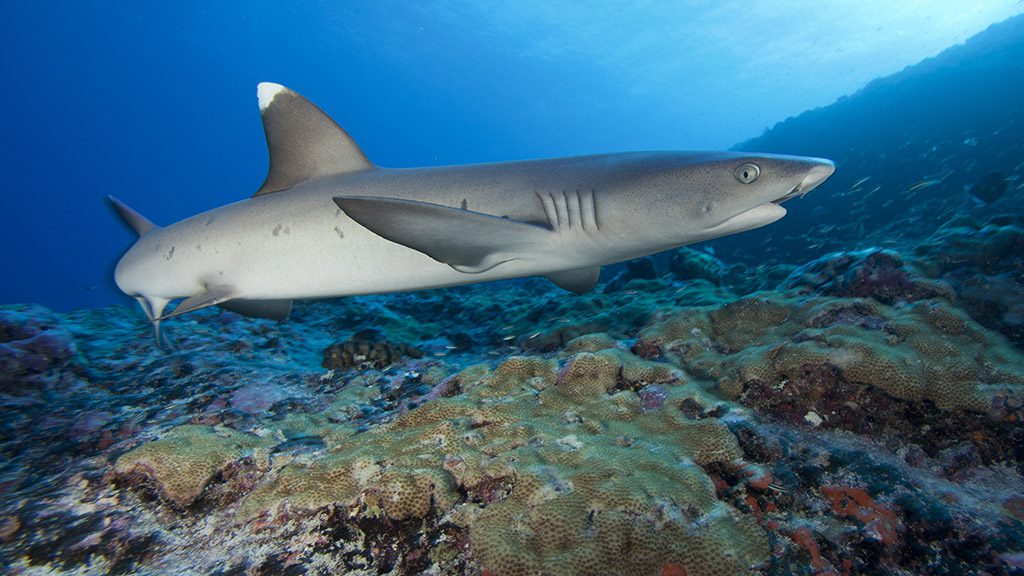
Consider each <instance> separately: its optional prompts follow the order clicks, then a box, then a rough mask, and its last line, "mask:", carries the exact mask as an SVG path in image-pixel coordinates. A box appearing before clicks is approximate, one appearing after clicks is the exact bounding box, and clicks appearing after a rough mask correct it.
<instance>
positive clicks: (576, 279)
mask: <svg viewBox="0 0 1024 576" xmlns="http://www.w3.org/2000/svg"><path fill="white" fill-rule="evenodd" d="M600 276H601V267H600V266H598V267H596V268H580V269H579V270H566V271H564V272H555V273H554V274H548V276H547V278H548V280H551V281H552V282H554V283H555V285H557V286H558V287H559V288H564V289H565V290H568V291H569V292H574V293H576V294H585V293H587V292H590V291H591V290H593V289H594V286H596V285H597V279H598V278H599V277H600Z"/></svg>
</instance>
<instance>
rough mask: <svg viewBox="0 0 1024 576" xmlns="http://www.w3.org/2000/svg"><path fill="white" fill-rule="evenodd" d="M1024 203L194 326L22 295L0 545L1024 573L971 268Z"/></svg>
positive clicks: (1011, 375)
mask: <svg viewBox="0 0 1024 576" xmlns="http://www.w3.org/2000/svg"><path fill="white" fill-rule="evenodd" d="M1016 226H1017V224H1015V223H1014V222H1011V221H1000V222H990V223H989V224H986V225H979V226H975V225H974V224H971V223H970V222H967V221H961V222H959V223H957V224H955V225H951V226H950V227H949V228H947V229H943V230H940V231H939V232H937V233H936V236H935V237H934V238H933V239H931V240H929V242H931V243H932V245H934V246H944V247H943V248H941V249H940V248H934V247H931V248H930V247H928V246H925V245H924V244H922V245H921V246H924V247H922V248H919V249H918V250H917V251H916V252H915V253H914V254H908V253H907V252H901V251H895V250H889V249H886V250H881V249H872V250H863V251H858V252H850V253H844V252H840V253H834V254H829V255H826V256H824V257H822V258H820V259H818V260H815V261H812V262H810V263H808V264H806V265H805V266H802V267H799V268H797V267H794V266H778V267H765V268H763V269H761V270H759V271H758V274H757V275H756V277H743V276H744V274H745V273H746V272H749V270H748V269H746V268H744V267H742V266H738V265H731V266H727V265H725V264H723V263H720V262H718V261H717V260H715V259H714V258H713V256H711V255H709V254H705V253H698V252H694V251H677V252H676V253H674V254H671V255H668V256H667V257H668V259H669V264H671V266H670V267H669V268H668V271H667V272H666V273H665V274H663V275H661V276H658V275H657V274H654V277H649V276H651V275H650V274H647V273H646V272H644V273H643V274H641V275H642V276H648V277H635V278H633V277H631V278H628V280H627V281H624V282H623V283H622V286H620V287H619V289H617V290H612V291H608V290H603V289H601V288H604V287H603V286H602V287H599V290H597V291H595V292H593V293H590V294H587V295H584V296H581V297H565V296H564V295H562V293H561V292H560V291H558V290H559V289H557V288H553V287H551V286H550V285H548V284H546V283H545V282H543V281H526V282H519V283H509V284H505V285H501V286H500V287H486V286H484V287H466V288H458V289H452V290H445V291H431V292H423V293H416V294H400V295H395V296H391V297H361V298H351V299H345V300H339V301H334V302H315V303H298V304H297V305H296V307H295V311H294V315H293V318H292V320H291V321H290V322H289V323H284V324H279V323H273V322H270V321H266V320H252V319H247V318H242V317H239V316H237V315H235V314H231V313H227V312H225V313H219V312H217V311H213V310H208V311H202V312H198V313H196V314H194V318H192V319H190V320H189V321H188V322H187V323H177V324H176V323H173V322H172V323H168V326H167V327H166V329H167V330H168V331H169V332H170V334H171V336H172V339H173V341H174V347H175V348H174V351H172V352H171V353H161V352H159V351H157V350H155V349H154V347H153V345H152V334H151V332H150V331H149V330H148V329H147V327H146V325H145V323H144V322H140V321H139V318H138V316H137V313H136V312H134V311H131V310H129V309H127V308H122V307H112V308H108V309H104V310H96V311H78V312H74V313H70V314H58V313H54V312H50V311H48V310H45V309H42V308H39V307H25V306H19V307H3V308H0V320H2V323H0V327H2V330H0V334H3V337H4V339H5V340H6V341H5V342H2V343H0V345H3V346H4V348H3V351H4V354H7V356H5V357H9V358H11V362H10V364H9V365H10V367H11V368H10V370H9V371H8V373H7V374H5V377H6V378H7V380H5V381H4V384H3V386H2V389H0V393H2V395H0V400H2V402H3V403H4V406H5V410H4V412H3V417H2V419H0V424H2V427H3V428H2V429H3V431H4V436H3V442H2V443H0V450H2V454H3V455H4V457H5V458H7V460H8V461H9V462H10V463H11V464H10V465H9V466H7V467H5V468H4V469H3V470H2V474H0V494H2V496H3V499H2V500H0V561H2V562H3V563H4V565H5V566H10V567H12V569H13V570H15V571H21V572H25V573H35V572H39V571H41V570H44V569H45V570H48V571H52V572H57V573H72V572H81V571H86V570H91V571H98V572H106V573H115V574H116V573H133V572H148V573H169V572H182V571H185V572H190V573H220V574H229V573H230V574H237V573H252V574H279V573H288V574H302V573H305V574H327V573H340V572H343V573H349V574H357V575H358V574H365V575H369V574H381V573H390V574H421V573H428V574H467V575H472V576H480V575H482V574H488V575H491V576H500V575H505V574H513V575H515V574H566V575H570V574H595V573H601V574H630V575H632V574H652V575H657V576H665V575H679V574H687V575H689V576H694V575H699V574H750V573H761V574H771V575H776V574H778V575H782V574H890V573H899V572H900V571H902V572H904V573H949V574H952V573H979V574H981V573H984V574H1012V573H1014V572H1013V571H1014V570H1016V569H1017V568H1015V566H1017V564H1018V563H1019V562H1018V558H1019V555H1020V554H1021V552H1022V551H1024V519H1022V518H1024V513H1022V509H1024V506H1022V504H1021V503H1022V502H1024V494H1021V492H1020V486H1021V485H1024V448H1021V447H1022V446H1024V410H1022V404H1024V394H1022V392H1024V354H1022V352H1021V349H1020V348H1019V341H1018V340H1015V339H1014V332H1013V329H1012V322H1009V321H1008V319H1009V320H1012V314H1013V313H1012V309H1011V307H1009V304H1011V303H1010V302H1006V305H1007V307H1005V308H999V306H998V305H996V304H995V303H993V302H992V301H991V300H989V301H988V303H987V304H986V303H982V301H981V300H979V299H978V298H979V297H978V296H975V295H973V294H972V292H971V286H972V282H981V281H982V279H984V278H989V279H991V278H997V277H998V278H1002V279H1004V280H1006V281H1008V282H1011V283H1012V285H1013V286H1018V285H1019V281H1018V278H1017V277H1016V276H1014V270H1015V267H1016V266H1018V264H1019V256H1018V252H1016V251H1015V250H1016V248H1015V246H1016V244H1015V242H1017V240H1015V238H1017V228H1016ZM979 237H980V238H983V239H984V240H983V241H975V240H976V239H977V238H979ZM997 238H998V239H1001V240H997ZM989 243H991V244H993V245H999V246H1005V249H1004V250H995V249H992V250H988V249H987V248H986V247H987V246H988V245H989ZM931 250H935V251H936V252H934V253H933V252H931ZM986 251H987V252H986ZM979 252H986V254H979ZM940 254H943V255H946V256H947V259H945V260H944V259H943V258H941V257H940V256H939V255H940ZM672 262H675V263H674V264H672ZM654 264H657V262H655V263H654ZM644 266H646V265H644ZM701 270H703V272H702V271H701ZM634 272H635V271H634ZM626 274H627V276H628V275H629V271H628V270H627V271H626ZM686 276H688V277H686ZM623 278H625V277H623ZM979 290H981V292H986V290H984V289H979ZM986 293H987V292H986ZM555 296H559V297H555ZM985 297H986V298H990V299H991V298H996V296H995V295H991V294H989V295H987V296H985ZM374 350H376V354H374ZM330 358H335V359H336V362H337V363H334V364H326V365H325V367H326V368H327V369H326V370H324V369H321V368H320V367H319V365H320V363H321V362H322V361H324V360H328V359H330ZM966 486H969V487H970V488H969V489H966V488H965V487H966Z"/></svg>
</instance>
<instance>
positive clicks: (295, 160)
mask: <svg viewBox="0 0 1024 576" xmlns="http://www.w3.org/2000/svg"><path fill="white" fill-rule="evenodd" d="M257 94H258V96H259V101H260V115H261V116H262V117H263V130H264V132H265V133H266V136H267V148H268V149H269V151H270V169H269V170H268V172H267V179H266V180H265V181H264V182H263V185H262V186H260V189H259V191H257V192H256V194H255V195H256V196H260V195H263V194H270V193H272V192H279V191H281V190H286V189H288V188H291V187H292V186H295V185H296V184H298V183H300V182H304V181H306V180H311V179H314V178H319V177H321V176H329V175H331V174H342V173H345V172H353V171H356V170H365V169H366V168H372V167H373V164H371V163H370V161H369V160H367V159H366V155H364V154H363V151H362V150H360V149H359V146H358V145H357V144H356V143H355V141H354V140H352V137H351V136H349V135H348V133H347V132H345V131H344V130H342V128H341V126H338V125H337V124H336V123H335V122H334V120H331V118H330V116H328V115H327V114H325V113H324V111H323V110H321V109H319V108H317V107H316V105H314V104H313V103H312V102H310V101H309V100H306V99H305V98H303V97H302V96H300V95H299V94H297V93H295V92H293V91H291V90H289V89H288V88H285V87H284V86H281V85H280V84H274V83H272V82H261V83H260V84H259V87H258V89H257Z"/></svg>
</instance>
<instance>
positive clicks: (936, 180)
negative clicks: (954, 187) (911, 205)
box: [907, 178, 942, 192]
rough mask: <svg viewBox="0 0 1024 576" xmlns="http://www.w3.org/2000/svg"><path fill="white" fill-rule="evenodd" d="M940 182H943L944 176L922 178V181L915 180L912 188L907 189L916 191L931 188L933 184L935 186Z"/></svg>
mask: <svg viewBox="0 0 1024 576" xmlns="http://www.w3.org/2000/svg"><path fill="white" fill-rule="evenodd" d="M940 182H942V178H931V179H929V180H921V181H920V182H915V183H914V184H913V185H912V186H911V187H910V188H908V189H907V191H908V192H914V191H917V190H921V189H924V188H931V187H932V186H935V185H936V184H938V183H940Z"/></svg>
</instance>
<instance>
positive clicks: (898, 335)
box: [638, 292, 1024, 412]
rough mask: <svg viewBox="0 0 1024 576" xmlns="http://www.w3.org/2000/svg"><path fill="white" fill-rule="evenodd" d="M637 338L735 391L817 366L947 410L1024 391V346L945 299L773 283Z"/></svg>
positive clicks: (732, 394)
mask: <svg viewBox="0 0 1024 576" xmlns="http://www.w3.org/2000/svg"><path fill="white" fill-rule="evenodd" d="M638 347H640V348H641V349H644V350H649V351H650V350H653V351H654V354H652V355H653V356H657V355H659V354H664V355H665V356H666V357H667V358H669V359H671V360H672V361H673V362H675V363H677V364H678V365H679V366H681V367H682V368H684V369H685V370H687V371H688V372H690V373H692V374H694V375H695V376H697V377H699V378H702V379H707V380H711V381H714V382H716V383H717V386H718V389H719V390H720V391H721V392H722V393H723V394H724V395H725V396H726V397H728V398H733V399H735V398H738V397H739V396H740V395H741V394H742V393H743V391H744V389H745V387H747V386H749V385H751V384H752V383H762V384H767V385H769V386H774V387H776V388H777V389H779V390H782V389H784V388H785V387H786V386H787V383H789V382H794V381H796V380H798V379H800V378H801V377H802V375H805V374H807V373H808V372H809V371H814V370H819V371H821V372H829V371H834V372H835V373H836V375H837V377H838V378H839V379H841V380H845V381H847V382H851V383H855V384H860V385H865V386H871V387H875V388H877V389H879V390H882V391H884V392H885V393H887V394H889V395H891V396H893V397H895V398H899V399H902V400H908V401H915V402H916V401H925V400H927V401H929V402H932V403H934V405H935V406H937V407H938V408H939V409H940V410H970V411H977V412H985V411H987V410H988V409H989V408H990V406H991V403H992V400H993V398H994V397H995V396H996V395H997V394H1000V393H1008V394H1010V395H1012V396H1017V397H1019V396H1021V395H1022V394H1024V370H1022V369H1021V365H1020V363H1019V362H1018V361H1017V359H1018V358H1019V353H1018V352H1017V351H1016V350H1015V349H1013V347H1012V346H1010V344H1009V343H1008V342H1006V341H1005V340H1004V339H1003V338H1001V337H1000V336H999V335H998V334H994V333H992V332H990V331H988V330H985V329H984V328H982V327H981V326H979V325H978V324H977V323H975V322H974V321H973V320H971V319H970V318H969V317H968V316H967V315H966V314H965V313H964V312H962V311H961V310H959V309H957V308H954V307H953V306H951V305H950V304H949V303H948V302H947V301H945V300H942V299H933V300H920V301H917V302H914V303H899V304H895V305H892V306H889V305H885V304H882V303H879V302H877V301H875V300H872V299H866V298H849V299H834V298H821V297H814V296H808V297H794V296H791V295H783V294H780V293H775V292H764V293H759V294H755V295H752V296H749V297H747V298H744V299H741V300H737V301H735V302H731V303H729V304H726V305H724V306H714V307H702V308H690V309H686V310H682V311H680V312H678V313H675V314H672V315H670V316H668V317H666V318H662V319H660V320H659V321H657V322H656V323H654V324H653V325H651V326H649V327H648V328H646V329H644V330H643V331H642V332H641V337H640V342H639V343H638Z"/></svg>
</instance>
